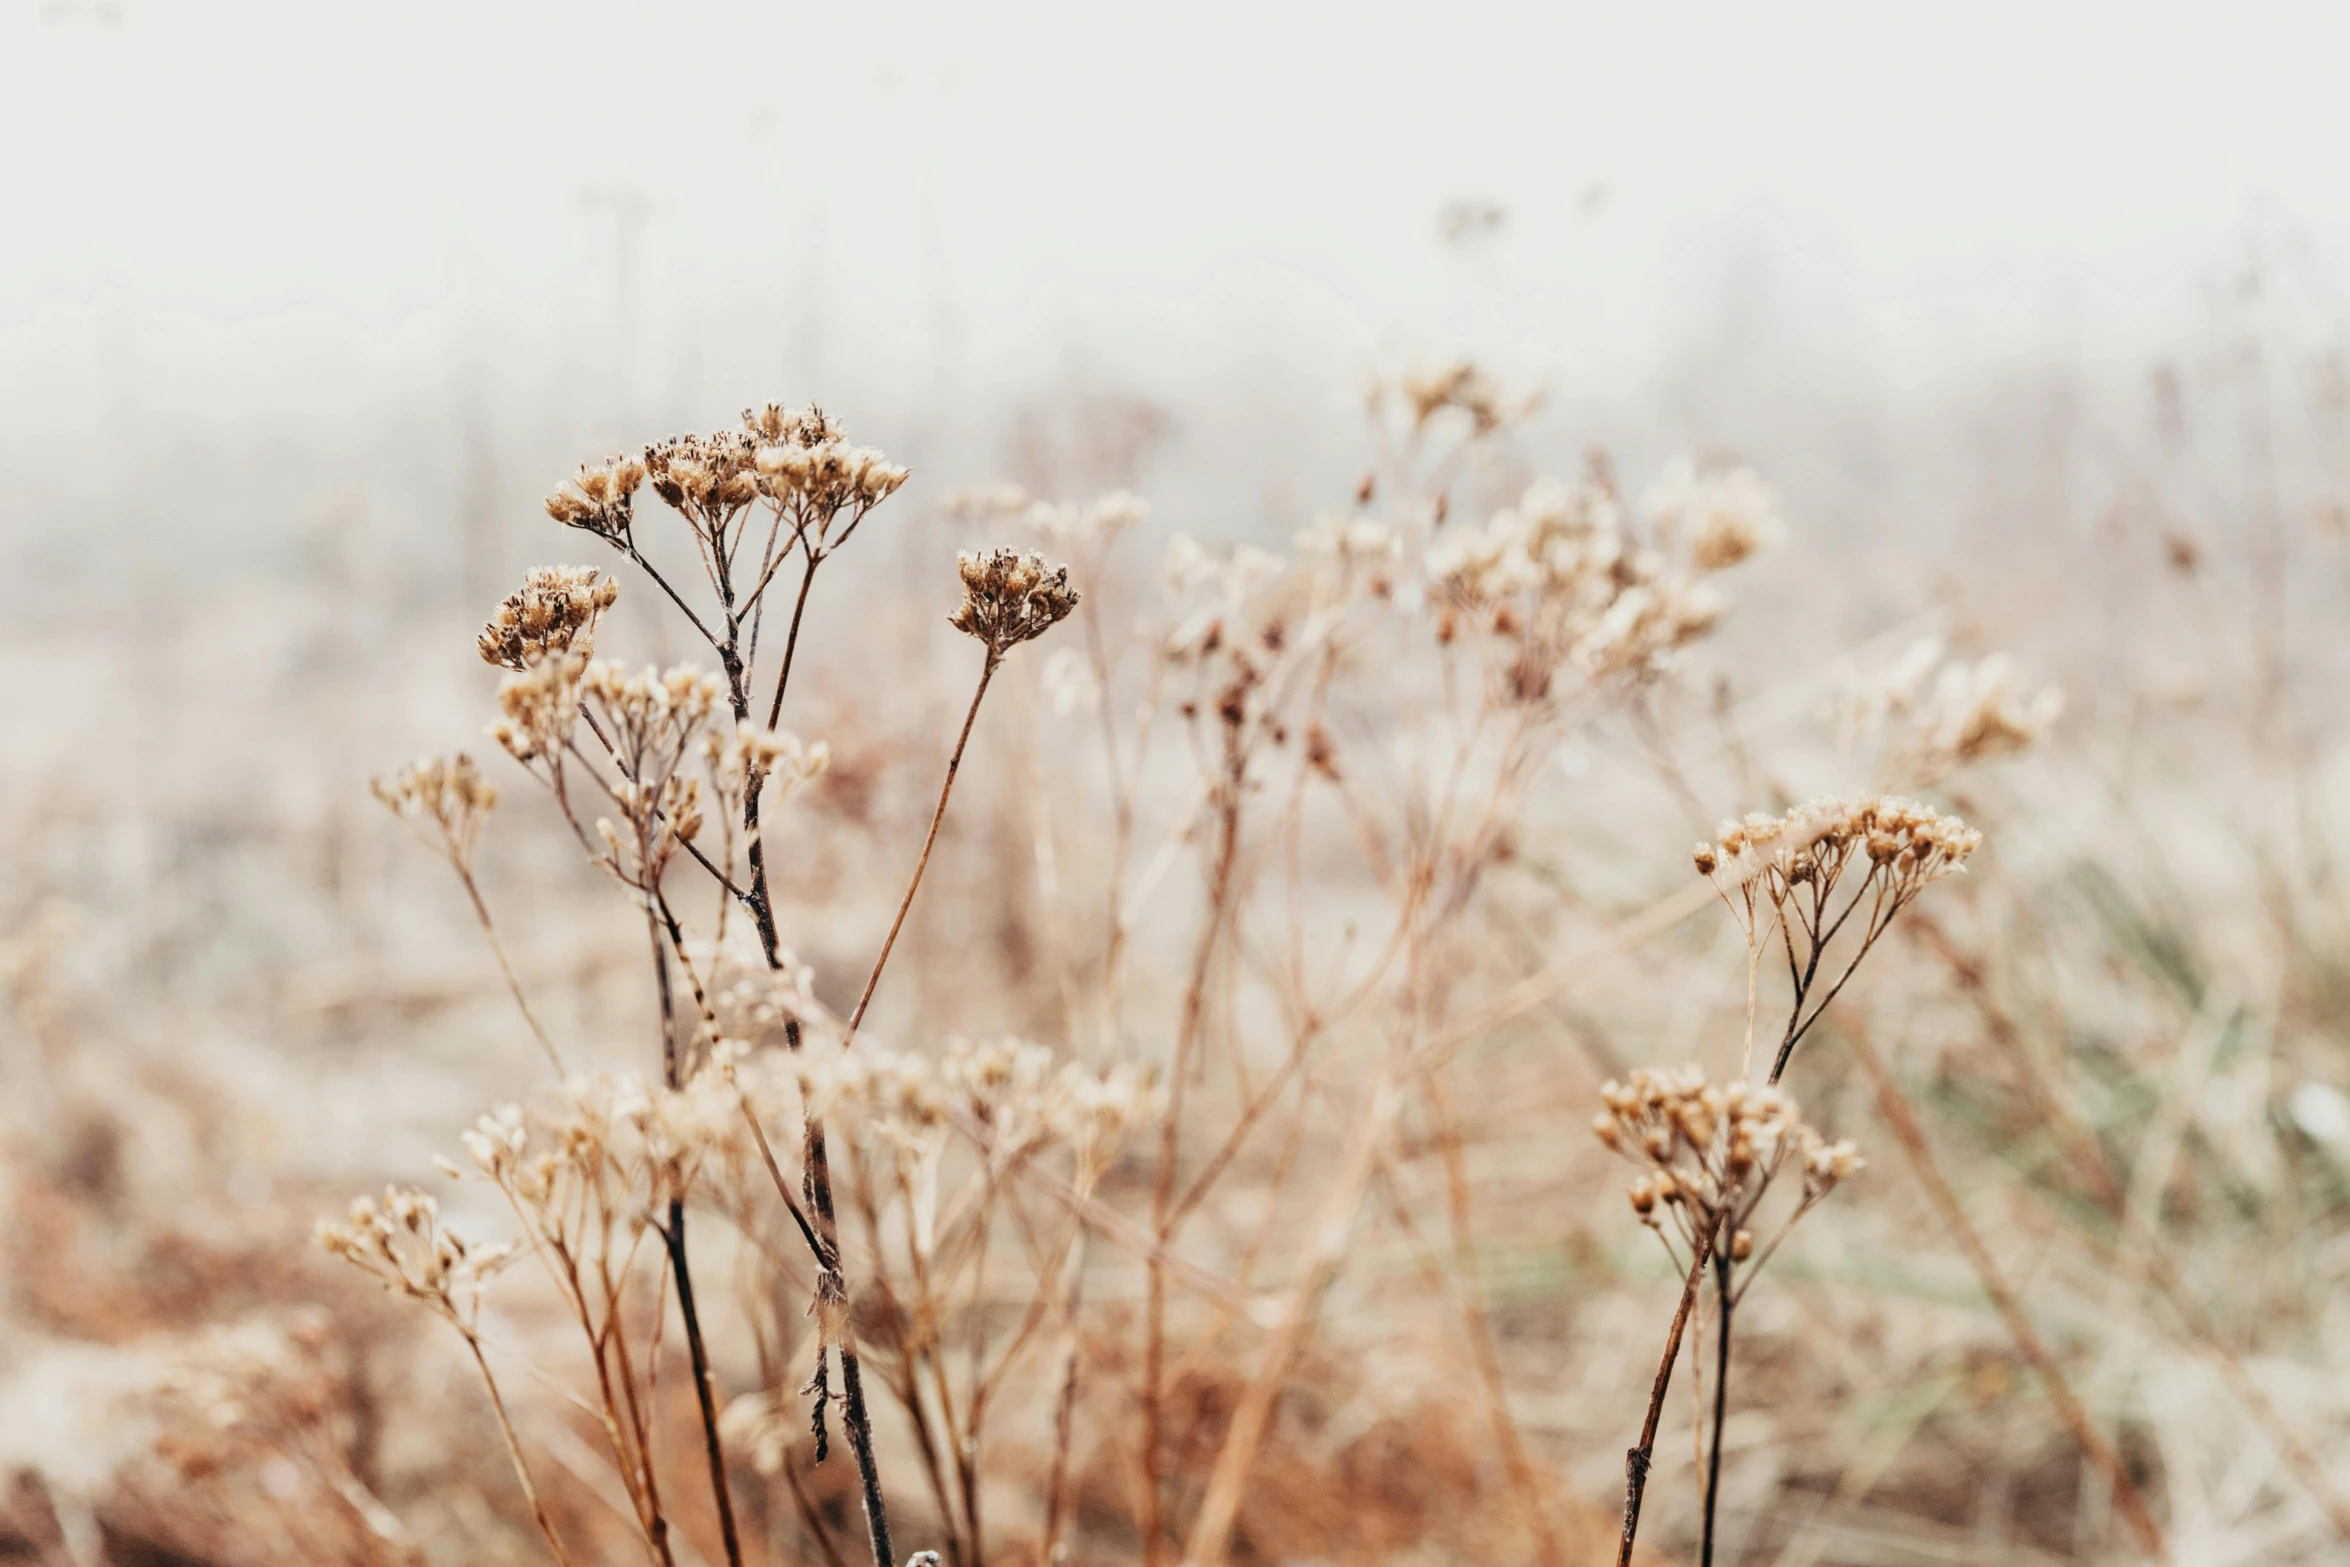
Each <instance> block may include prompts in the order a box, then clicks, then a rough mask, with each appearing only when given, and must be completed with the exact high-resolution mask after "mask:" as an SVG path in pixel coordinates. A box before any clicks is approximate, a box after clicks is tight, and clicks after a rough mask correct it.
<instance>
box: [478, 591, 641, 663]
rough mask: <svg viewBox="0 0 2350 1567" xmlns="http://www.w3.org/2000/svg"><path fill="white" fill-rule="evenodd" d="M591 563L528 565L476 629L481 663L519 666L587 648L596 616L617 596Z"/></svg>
mask: <svg viewBox="0 0 2350 1567" xmlns="http://www.w3.org/2000/svg"><path fill="white" fill-rule="evenodd" d="M601 575H602V573H600V572H598V571H597V570H596V568H595V567H593V566H533V567H532V568H531V569H530V575H528V576H526V577H524V578H523V579H522V586H521V587H519V588H517V589H515V590H514V591H513V592H512V593H509V594H507V595H506V597H505V599H504V600H503V601H501V602H500V603H499V605H498V607H497V609H496V610H495V611H493V612H492V613H491V615H490V618H489V620H488V622H487V623H486V624H485V625H483V627H482V628H481V638H480V643H479V646H480V648H481V657H482V662H484V663H486V664H496V665H499V666H500V667H502V668H506V669H512V670H517V671H519V670H524V669H528V668H530V667H531V666H532V665H533V664H536V663H538V662H539V661H540V660H541V659H543V658H545V657H547V656H548V655H549V654H551V653H568V652H570V651H571V649H572V646H573V645H574V644H575V643H576V644H578V645H579V646H580V650H581V651H582V652H584V651H586V644H587V642H588V639H589V638H591V637H593V636H594V635H595V630H596V621H597V619H598V618H599V617H600V616H602V614H603V613H604V611H606V610H608V609H610V608H611V607H612V605H613V603H614V602H615V601H616V600H618V599H619V597H620V584H619V583H617V582H612V581H598V580H597V579H598V577H600V576H601Z"/></svg>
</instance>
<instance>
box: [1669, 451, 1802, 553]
mask: <svg viewBox="0 0 2350 1567" xmlns="http://www.w3.org/2000/svg"><path fill="white" fill-rule="evenodd" d="M1646 500H1647V507H1648V514H1649V517H1650V519H1651V521H1652V522H1653V524H1654V525H1655V527H1656V530H1657V536H1658V538H1659V539H1660V540H1662V541H1664V542H1665V543H1666V544H1667V545H1668V546H1670V545H1671V544H1673V543H1676V542H1678V543H1680V544H1682V545H1683V546H1684V547H1685V548H1686V549H1687V551H1688V555H1689V563H1690V564H1691V565H1692V566H1695V567H1696V568H1697V569H1698V570H1699V571H1726V570H1728V569H1729V568H1730V567H1732V566H1735V565H1738V564H1740V563H1741V562H1743V561H1745V560H1747V559H1749V558H1750V557H1752V556H1754V555H1758V554H1760V553H1761V552H1762V551H1764V550H1766V549H1772V548H1775V547H1776V546H1777V545H1779V544H1780V543H1781V542H1782V541H1783V540H1785V538H1786V537H1787V525H1786V524H1785V523H1784V522H1782V521H1781V520H1780V517H1779V498H1778V496H1777V495H1776V494H1774V493H1773V492H1772V490H1771V487H1770V486H1769V485H1767V484H1765V483H1763V481H1762V479H1761V478H1760V477H1759V476H1758V475H1756V473H1755V471H1754V470H1753V469H1751V468H1747V467H1729V468H1716V469H1705V468H1701V467H1699V465H1698V464H1697V463H1695V462H1694V461H1692V460H1690V459H1689V458H1686V457H1684V458H1680V459H1678V460H1676V461H1674V462H1672V463H1670V464H1668V465H1667V466H1666V468H1665V470H1664V472H1663V473H1661V474H1659V475H1658V476H1657V480H1656V483H1655V484H1654V485H1652V486H1650V488H1649V491H1648V495H1647V497H1646Z"/></svg>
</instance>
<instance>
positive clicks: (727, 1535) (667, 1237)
mask: <svg viewBox="0 0 2350 1567" xmlns="http://www.w3.org/2000/svg"><path fill="white" fill-rule="evenodd" d="M655 896H656V897H657V895H655ZM645 928H646V930H647V931H648V932H650V934H651V936H652V939H653V973H654V975H655V976H656V979H657V982H658V986H659V990H660V994H661V1067H662V1076H663V1077H664V1079H665V1080H666V1081H667V1083H668V1085H669V1087H670V1089H671V1091H672V1092H674V1091H675V1090H676V1089H678V1088H679V1087H681V1086H682V1083H681V1081H680V1076H679V1070H678V1059H677V1017H676V1009H675V999H674V997H673V996H672V994H671V991H670V988H669V954H668V953H667V952H665V951H663V950H662V947H661V922H660V915H659V913H658V912H657V911H656V909H655V907H654V903H653V901H648V902H647V903H646V905H645ZM661 1237H662V1239H663V1240H664V1241H665V1242H666V1243H667V1244H668V1249H669V1271H670V1272H671V1273H672V1274H673V1275H674V1276H675V1277H676V1280H677V1309H678V1315H679V1316H680V1317H682V1318H683V1319H684V1321H685V1342H686V1350H687V1353H688V1355H689V1357H690V1359H691V1361H692V1364H693V1373H694V1394H695V1397H696V1398H697V1399H698V1400H699V1401H700V1403H701V1408H702V1443H703V1446H704V1447H705V1448H706V1449H707V1451H708V1455H709V1460H710V1492H711V1494H712V1496H714V1497H715V1498H716V1499H717V1503H718V1531H719V1534H720V1536H721V1537H722V1538H723V1539H724V1541H725V1545H726V1560H727V1567H742V1559H743V1551H742V1541H741V1539H740V1538H739V1537H738V1536H737V1535H736V1532H735V1526H734V1494H733V1491H732V1488H731V1487H730V1486H729V1485H728V1484H727V1479H726V1448H725V1444H724V1443H723V1442H722V1441H720V1439H719V1436H718V1403H717V1398H716V1394H715V1392H714V1391H713V1389H712V1388H711V1385H710V1356H709V1352H708V1350H707V1349H706V1348H705V1347H704V1345H703V1343H702V1319H701V1315H700V1313H699V1312H697V1311H696V1310H695V1309H694V1280H693V1269H692V1267H691V1266H690V1265H689V1264H688V1263H687V1261H686V1249H685V1200H684V1199H683V1198H682V1197H676V1196H673V1197H671V1198H670V1199H669V1223H668V1224H667V1225H666V1226H665V1227H664V1228H663V1229H662V1232H661Z"/></svg>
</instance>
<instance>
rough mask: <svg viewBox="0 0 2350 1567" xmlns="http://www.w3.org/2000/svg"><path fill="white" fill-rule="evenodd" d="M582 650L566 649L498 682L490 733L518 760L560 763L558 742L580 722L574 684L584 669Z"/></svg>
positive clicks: (569, 735) (569, 736) (561, 742)
mask: <svg viewBox="0 0 2350 1567" xmlns="http://www.w3.org/2000/svg"><path fill="white" fill-rule="evenodd" d="M587 668H588V659H587V655H586V654H584V653H566V654H564V655H563V656H561V657H559V658H550V659H547V660H544V661H543V662H541V663H537V664H534V665H532V666H531V667H530V668H528V669H525V670H523V671H522V672H521V673H520V674H513V675H508V676H507V677H506V678H505V679H504V680H503V681H501V682H499V685H498V715H499V716H498V718H497V719H496V721H495V722H493V723H492V724H491V725H490V727H489V735H490V738H491V739H493V740H495V741H497V742H498V744H499V745H501V746H503V747H504V748H505V751H506V754H507V755H508V756H511V757H513V758H514V760H516V761H517V762H521V763H523V764H524V765H526V766H527V765H529V764H530V763H533V762H543V763H545V764H547V765H549V766H550V767H559V766H560V765H561V757H562V753H563V747H564V745H565V743H566V742H568V741H569V740H570V738H571V731H572V729H573V728H574V727H575V726H576V725H577V724H578V722H579V683H580V680H581V679H582V678H583V677H584V676H585V675H586V674H587Z"/></svg>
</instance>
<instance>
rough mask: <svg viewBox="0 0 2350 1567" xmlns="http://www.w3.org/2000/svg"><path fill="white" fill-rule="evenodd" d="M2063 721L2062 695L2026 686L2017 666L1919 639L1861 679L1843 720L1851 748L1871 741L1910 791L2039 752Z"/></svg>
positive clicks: (1887, 770)
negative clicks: (1971, 657) (1967, 656)
mask: <svg viewBox="0 0 2350 1567" xmlns="http://www.w3.org/2000/svg"><path fill="white" fill-rule="evenodd" d="M2063 713H2064V692H2063V691H2062V690H2060V689H2058V688H2057V687H2055V686H2040V687H2038V688H2032V687H2029V686H2027V685H2026V684H2025V682H2024V680H2023V678H2022V676H2021V674H2020V673H2019V672H2018V670H2017V668H2016V665H2015V661H2014V660H2013V659H2011V658H2009V657H2008V656H2007V655H2006V654H2004V653H1994V654H1992V655H1990V656H1989V657H1987V658H1983V659H1980V660H1978V661H1976V662H1974V663H1971V664H1970V663H1968V662H1967V661H1965V660H1963V659H1953V658H1949V657H1947V656H1946V655H1945V652H1944V649H1943V645H1942V643H1941V641H1940V640H1939V639H1937V638H1933V637H1921V638H1920V639H1918V640H1917V641H1916V642H1913V643H1912V644H1910V646H1909V647H1908V648H1907V649H1906V650H1904V651H1903V653H1902V655H1901V656H1900V657H1899V658H1898V659H1896V660H1894V662H1893V663H1892V664H1891V665H1889V666H1887V667H1886V668H1885V669H1883V670H1881V671H1879V672H1878V673H1877V674H1875V675H1874V676H1871V677H1869V678H1866V679H1860V678H1855V679H1854V680H1853V681H1852V683H1851V687H1850V689H1849V691H1848V692H1847V693H1846V695H1845V697H1844V699H1843V702H1842V704H1841V709H1840V711H1839V713H1838V714H1837V717H1838V720H1839V728H1840V729H1841V731H1842V735H1843V739H1844V742H1845V744H1846V745H1847V746H1848V747H1857V746H1859V745H1860V744H1861V743H1862V742H1863V741H1864V740H1870V739H1873V740H1875V741H1876V743H1877V744H1878V746H1879V747H1880V749H1881V752H1882V757H1881V762H1880V767H1881V770H1882V771H1883V773H1884V774H1885V775H1886V776H1888V777H1890V778H1892V779H1895V780H1897V781H1898V782H1900V783H1901V784H1903V785H1904V786H1906V787H1913V788H1914V787H1923V786H1925V785H1928V784H1932V783H1935V782H1937V781H1939V780H1941V779H1943V778H1947V777H1948V776H1949V775H1950V774H1952V773H1954V772H1956V771H1958V770H1959V769H1960V768H1962V767H1971V766H1974V765H1975V764H1977V763H1981V762H1991V761H1997V760H1998V759H1999V758H2001V757H2005V756H2013V755H2015V754H2016V753H2017V752H2019V751H2023V750H2026V749H2028V748H2030V747H2031V746H2034V745H2037V744H2038V743H2039V742H2040V740H2041V739H2042V738H2043V737H2044V736H2046V734H2047V733H2048V731H2049V729H2050V728H2051V727H2052V726H2053V725H2054V724H2055V722H2056V720H2057V719H2058V718H2060V717H2062V716H2063Z"/></svg>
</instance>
